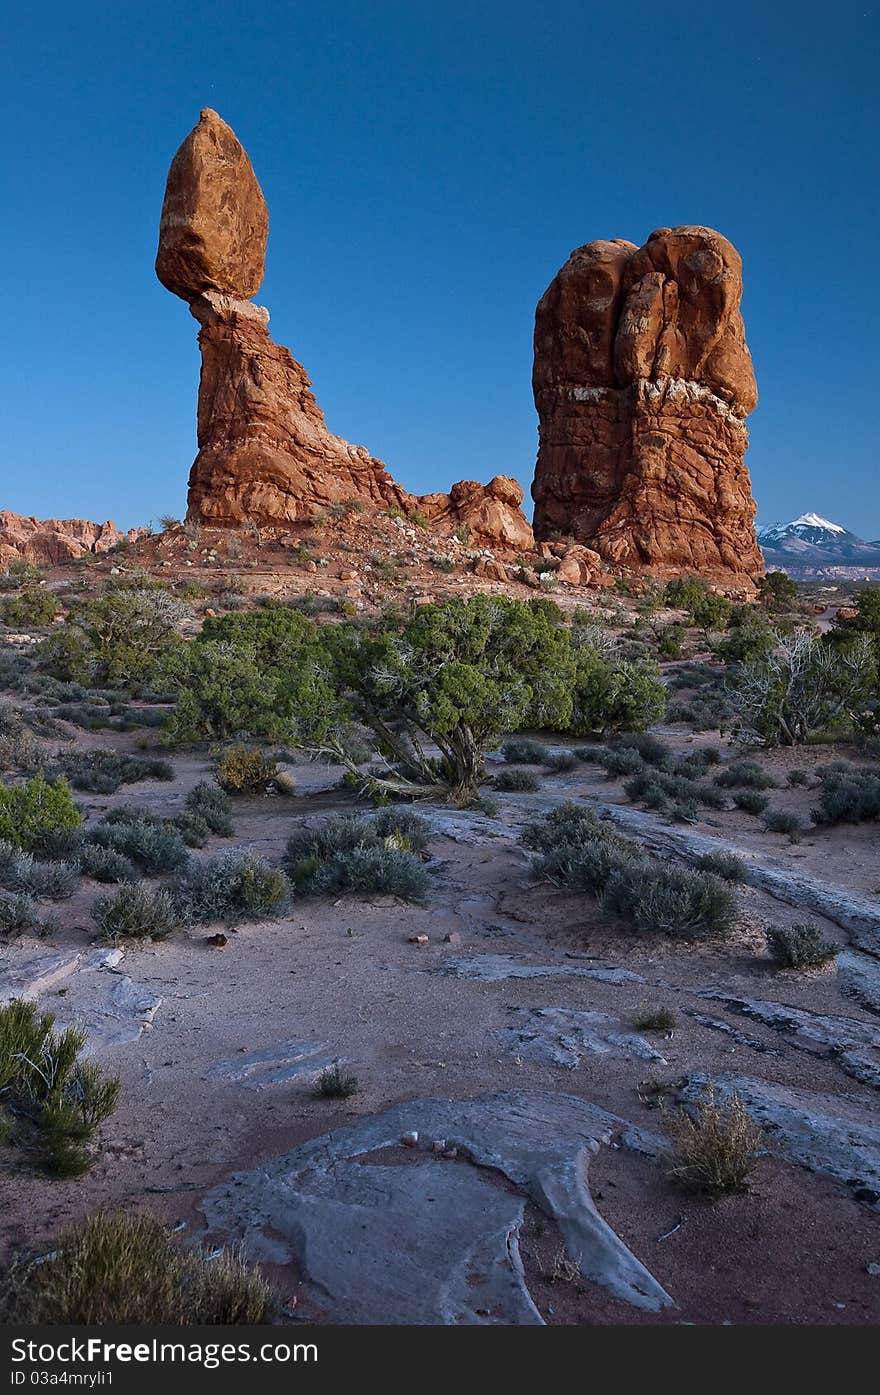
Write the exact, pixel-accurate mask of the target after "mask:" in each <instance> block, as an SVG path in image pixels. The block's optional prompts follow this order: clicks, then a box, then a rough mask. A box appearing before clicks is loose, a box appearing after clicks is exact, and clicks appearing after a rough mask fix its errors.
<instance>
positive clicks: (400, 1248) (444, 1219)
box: [202, 1091, 672, 1325]
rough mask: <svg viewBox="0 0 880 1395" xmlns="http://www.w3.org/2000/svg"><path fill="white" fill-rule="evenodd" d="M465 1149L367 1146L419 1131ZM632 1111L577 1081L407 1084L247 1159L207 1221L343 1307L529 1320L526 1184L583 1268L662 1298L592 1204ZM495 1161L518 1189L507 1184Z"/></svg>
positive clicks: (661, 1301)
mask: <svg viewBox="0 0 880 1395" xmlns="http://www.w3.org/2000/svg"><path fill="white" fill-rule="evenodd" d="M414 1133H415V1134H416V1135H417V1136H418V1139H419V1140H423V1141H424V1142H425V1144H426V1145H427V1147H428V1148H431V1147H432V1141H434V1140H444V1141H445V1144H446V1147H447V1148H450V1147H453V1148H455V1149H457V1150H458V1154H459V1155H460V1157H461V1158H462V1159H464V1161H451V1160H450V1161H446V1160H442V1161H441V1160H438V1159H437V1158H436V1156H435V1155H433V1154H432V1155H431V1157H430V1159H429V1160H427V1161H423V1160H422V1159H421V1158H420V1157H419V1156H418V1154H414V1155H413V1156H414V1159H415V1160H414V1161H413V1162H412V1163H411V1164H409V1165H406V1164H402V1165H400V1166H390V1165H386V1164H377V1165H369V1163H368V1162H366V1163H365V1162H364V1161H359V1160H364V1159H366V1156H367V1155H368V1154H370V1153H373V1152H375V1151H376V1150H378V1149H382V1148H388V1147H392V1146H395V1145H397V1144H399V1143H400V1142H401V1140H402V1139H403V1138H404V1137H405V1136H410V1137H412V1135H413V1134H414ZM615 1135H621V1136H622V1141H623V1142H624V1143H625V1144H626V1143H628V1142H629V1140H630V1137H631V1139H632V1145H633V1146H643V1148H644V1150H645V1151H648V1150H649V1145H648V1143H647V1142H646V1141H644V1140H641V1139H640V1137H639V1131H638V1130H636V1131H630V1130H629V1126H628V1125H627V1124H626V1121H625V1120H622V1119H619V1118H617V1117H616V1116H615V1115H612V1114H609V1113H607V1112H606V1111H605V1110H603V1109H599V1108H597V1107H596V1106H594V1105H590V1104H586V1103H585V1102H584V1101H583V1100H580V1099H577V1098H575V1097H573V1096H569V1095H559V1094H554V1093H551V1092H548V1091H535V1092H526V1091H502V1092H499V1093H497V1094H492V1095H486V1096H483V1097H481V1098H478V1099H474V1100H458V1101H456V1100H440V1099H423V1100H411V1101H410V1102H408V1103H407V1104H402V1105H398V1106H396V1107H395V1108H393V1109H390V1110H387V1111H386V1112H385V1113H382V1114H378V1115H372V1116H370V1117H368V1118H365V1119H360V1120H358V1121H357V1122H356V1123H354V1124H351V1125H349V1126H348V1127H346V1128H342V1129H337V1130H336V1131H334V1132H333V1133H329V1134H324V1135H322V1136H321V1137H319V1138H315V1139H312V1140H311V1141H310V1142H308V1143H305V1144H303V1145H302V1146H301V1147H299V1148H296V1149H294V1150H293V1152H291V1153H288V1154H286V1155H285V1156H283V1157H281V1158H278V1159H276V1160H275V1161H274V1162H271V1163H269V1164H267V1165H264V1166H263V1167H261V1168H260V1169H258V1170H256V1171H254V1172H246V1173H239V1174H237V1175H235V1176H233V1177H232V1178H231V1179H230V1181H229V1182H228V1183H226V1184H224V1185H222V1186H220V1187H216V1188H214V1189H213V1190H212V1191H211V1192H209V1193H208V1194H207V1196H206V1197H205V1199H204V1201H203V1203H202V1204H203V1210H204V1212H205V1216H206V1218H207V1221H208V1224H209V1226H210V1228H211V1230H212V1231H215V1232H218V1233H219V1234H221V1235H224V1236H227V1237H229V1238H231V1239H233V1238H234V1239H238V1240H241V1241H243V1242H244V1245H245V1247H246V1249H247V1251H248V1253H250V1254H251V1255H253V1256H254V1257H261V1258H264V1259H271V1260H272V1261H273V1262H274V1263H280V1264H284V1263H294V1264H296V1266H297V1269H298V1271H299V1272H300V1273H302V1274H303V1275H304V1277H305V1279H306V1281H307V1282H310V1283H312V1284H314V1285H315V1286H316V1288H317V1289H318V1291H319V1293H318V1296H319V1298H320V1300H321V1301H322V1302H323V1303H324V1304H325V1305H326V1307H327V1309H328V1311H329V1315H330V1316H331V1318H332V1319H333V1320H334V1321H336V1322H358V1323H397V1324H400V1323H405V1324H411V1323H433V1324H438V1323H439V1324H456V1325H458V1324H495V1323H504V1324H532V1323H540V1322H542V1318H541V1316H540V1314H539V1312H538V1311H537V1309H536V1308H535V1305H534V1303H533V1302H532V1299H531V1297H530V1295H529V1293H528V1291H527V1289H526V1286H525V1279H524V1276H523V1271H522V1262H521V1259H520V1255H519V1245H518V1234H519V1228H520V1225H521V1222H522V1217H523V1205H524V1199H525V1197H526V1196H527V1197H529V1198H530V1199H531V1200H532V1201H533V1202H534V1203H535V1204H536V1205H538V1206H539V1207H540V1208H541V1209H542V1210H543V1211H545V1212H546V1213H547V1215H549V1216H551V1217H553V1218H554V1219H555V1220H556V1222H557V1223H558V1225H559V1226H560V1228H561V1231H562V1234H563V1237H564V1240H565V1244H566V1249H567V1253H568V1254H569V1256H570V1257H571V1258H572V1259H574V1260H575V1261H576V1263H577V1264H578V1266H579V1267H580V1270H581V1272H582V1274H584V1276H585V1277H587V1278H589V1279H592V1280H594V1281H595V1282H597V1283H599V1284H602V1285H603V1286H604V1287H605V1288H607V1289H608V1290H609V1291H610V1292H611V1293H613V1294H614V1295H615V1296H616V1297H618V1298H622V1299H625V1300H626V1301H628V1302H630V1303H632V1304H634V1305H635V1306H637V1307H640V1308H646V1309H649V1310H651V1311H657V1310H659V1309H660V1308H662V1307H665V1306H668V1305H669V1304H671V1302H672V1300H671V1299H670V1297H669V1295H668V1294H667V1293H666V1292H665V1290H664V1289H663V1288H662V1287H661V1286H660V1284H658V1283H657V1281H656V1280H655V1279H654V1278H653V1277H652V1275H651V1274H650V1273H649V1272H648V1271H647V1269H645V1267H644V1266H643V1265H642V1264H641V1263H640V1262H639V1261H638V1260H637V1259H636V1258H635V1256H634V1255H633V1254H632V1253H631V1252H630V1250H628V1249H627V1247H626V1246H625V1245H624V1243H623V1242H622V1240H620V1238H619V1237H618V1236H617V1235H616V1234H615V1233H614V1231H612V1230H611V1228H610V1227H609V1226H608V1225H607V1224H606V1223H605V1221H603V1220H602V1218H601V1216H600V1215H599V1214H598V1212H597V1211H596V1208H595V1206H594V1204H593V1200H592V1198H591V1196H590V1193H589V1189H588V1186H587V1181H586V1177H587V1167H588V1164H589V1160H590V1158H591V1156H592V1155H593V1154H595V1153H596V1152H597V1151H598V1148H599V1146H600V1144H602V1143H608V1142H610V1141H611V1139H612V1138H613V1137H614V1136H615ZM480 1167H482V1168H487V1169H493V1170H494V1171H496V1172H498V1173H500V1174H501V1175H502V1176H503V1177H505V1178H506V1179H507V1180H508V1181H509V1182H510V1183H512V1184H513V1186H514V1187H516V1188H517V1189H518V1190H519V1192H520V1193H522V1195H520V1196H516V1195H512V1194H511V1193H509V1192H507V1191H506V1190H500V1189H499V1188H498V1187H497V1186H496V1185H495V1184H493V1182H492V1181H491V1180H490V1178H489V1177H488V1176H487V1175H486V1174H484V1173H481V1172H480V1171H478V1170H477V1169H478V1168H480Z"/></svg>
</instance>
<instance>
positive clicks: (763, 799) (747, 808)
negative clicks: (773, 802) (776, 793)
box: [733, 790, 770, 814]
mask: <svg viewBox="0 0 880 1395" xmlns="http://www.w3.org/2000/svg"><path fill="white" fill-rule="evenodd" d="M733 802H734V804H735V805H736V807H737V809H742V811H743V813H744V814H763V812H764V810H765V809H766V808H767V805H768V804H769V803H770V799H769V796H768V795H766V794H762V793H761V791H760V790H736V791H735V793H734V796H733Z"/></svg>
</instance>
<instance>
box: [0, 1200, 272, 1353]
mask: <svg viewBox="0 0 880 1395" xmlns="http://www.w3.org/2000/svg"><path fill="white" fill-rule="evenodd" d="M272 1308H273V1299H272V1292H271V1289H270V1288H269V1286H268V1284H267V1283H266V1282H265V1280H264V1279H263V1278H262V1277H261V1276H260V1274H259V1272H258V1270H256V1269H254V1268H253V1267H252V1266H250V1265H248V1264H246V1263H245V1262H244V1260H243V1259H242V1257H241V1255H240V1253H239V1252H238V1251H237V1250H234V1249H233V1250H228V1251H224V1252H223V1253H222V1254H220V1255H218V1256H216V1257H212V1256H209V1255H208V1254H207V1253H206V1252H205V1251H204V1250H201V1249H195V1250H192V1249H187V1250H184V1249H183V1248H182V1247H181V1245H180V1244H179V1242H178V1241H177V1239H176V1238H175V1237H174V1236H173V1235H172V1233H171V1231H170V1230H169V1229H168V1227H167V1226H165V1225H163V1224H162V1223H161V1222H160V1221H158V1220H156V1219H155V1217H153V1216H146V1215H125V1214H116V1215H113V1214H107V1213H105V1212H98V1213H97V1214H96V1215H93V1216H90V1217H88V1219H87V1220H85V1221H80V1222H79V1223H78V1224H76V1225H74V1226H71V1227H69V1228H68V1229H67V1230H64V1231H62V1233H61V1235H60V1236H59V1237H58V1240H57V1242H56V1243H55V1246H54V1248H53V1249H52V1251H51V1253H50V1254H49V1255H48V1256H41V1257H40V1259H39V1260H38V1261H36V1260H35V1261H32V1262H30V1263H23V1264H18V1265H16V1266H14V1267H13V1268H12V1269H10V1270H8V1271H7V1273H6V1275H5V1276H4V1278H3V1280H0V1319H2V1320H3V1321H4V1322H7V1323H14V1324H18V1325H20V1324H27V1325H30V1324H33V1323H38V1324H50V1325H53V1326H58V1325H60V1326H77V1327H79V1326H82V1327H104V1326H107V1325H110V1326H118V1325H123V1326H138V1327H140V1326H143V1325H148V1326H153V1325H159V1326H167V1327H185V1326H199V1327H201V1326H231V1325H239V1324H245V1325H248V1326H253V1325H261V1324H264V1323H267V1322H269V1321H270V1319H271V1316H272Z"/></svg>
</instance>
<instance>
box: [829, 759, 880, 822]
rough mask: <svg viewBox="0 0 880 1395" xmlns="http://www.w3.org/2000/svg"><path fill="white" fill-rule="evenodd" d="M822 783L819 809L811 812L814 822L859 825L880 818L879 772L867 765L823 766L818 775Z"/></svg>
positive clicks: (841, 764)
mask: <svg viewBox="0 0 880 1395" xmlns="http://www.w3.org/2000/svg"><path fill="white" fill-rule="evenodd" d="M816 773H817V775H818V776H819V780H820V783H821V793H820V795H819V806H818V808H817V809H816V810H814V812H813V818H814V820H815V821H816V823H862V822H865V821H866V820H868V819H878V818H880V771H878V770H877V769H871V768H870V767H869V766H861V767H858V766H854V765H847V764H846V763H845V762H843V761H841V762H839V763H838V764H836V765H827V766H822V767H821V768H820V769H819V770H818V771H817V772H816Z"/></svg>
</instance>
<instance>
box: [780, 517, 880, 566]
mask: <svg viewBox="0 0 880 1395" xmlns="http://www.w3.org/2000/svg"><path fill="white" fill-rule="evenodd" d="M757 534H758V542H759V543H760V545H761V551H762V552H763V553H764V560H765V562H766V563H767V564H768V566H776V567H784V568H786V569H787V570H792V569H793V568H795V569H798V570H801V571H803V570H804V569H805V568H813V569H815V568H821V567H828V566H832V567H860V566H868V567H872V568H873V567H878V566H880V542H865V541H864V540H863V539H862V538H860V537H857V536H856V534H855V533H851V532H850V531H849V529H848V528H844V527H843V525H842V524H840V523H832V522H831V520H830V519H828V518H823V517H822V515H821V514H818V513H802V514H801V516H800V518H794V519H792V521H791V523H771V524H769V525H767V526H765V527H763V528H758V529H757Z"/></svg>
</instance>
